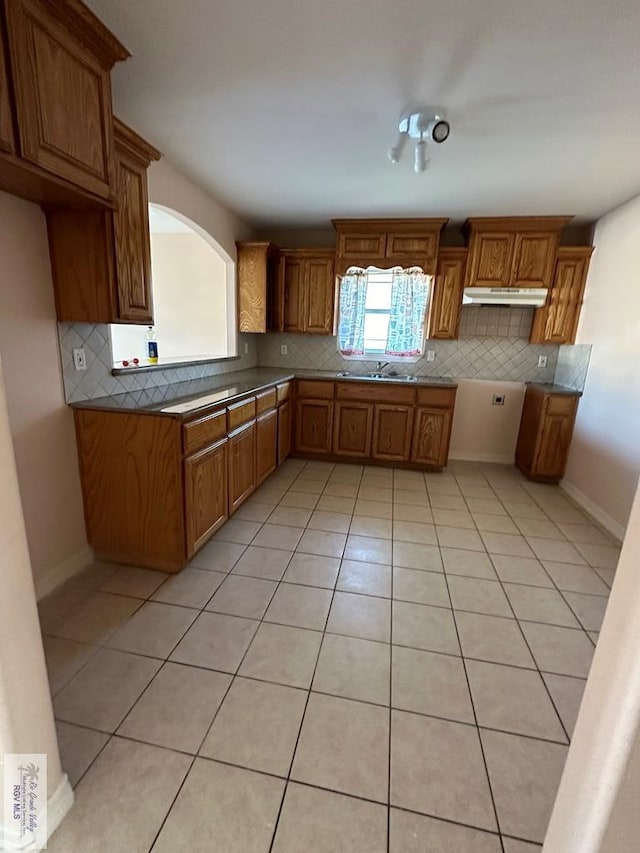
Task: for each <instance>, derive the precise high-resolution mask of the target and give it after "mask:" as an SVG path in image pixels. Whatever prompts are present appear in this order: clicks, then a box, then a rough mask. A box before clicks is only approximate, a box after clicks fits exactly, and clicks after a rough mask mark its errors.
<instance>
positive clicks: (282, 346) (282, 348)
mask: <svg viewBox="0 0 640 853" xmlns="http://www.w3.org/2000/svg"><path fill="white" fill-rule="evenodd" d="M280 355H289V347H288V346H287V345H286V344H280Z"/></svg>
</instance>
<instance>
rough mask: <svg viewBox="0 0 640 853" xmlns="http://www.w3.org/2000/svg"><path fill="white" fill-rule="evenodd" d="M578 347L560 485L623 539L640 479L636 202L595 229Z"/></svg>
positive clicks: (639, 219) (639, 232)
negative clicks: (578, 379)
mask: <svg viewBox="0 0 640 853" xmlns="http://www.w3.org/2000/svg"><path fill="white" fill-rule="evenodd" d="M594 244H595V247H596V249H595V252H594V254H593V258H592V261H591V266H590V269H589V277H588V279H587V287H586V294H585V302H584V307H583V309H582V314H581V319H580V326H579V329H578V338H577V343H582V344H592V346H593V349H592V352H591V362H590V365H589V373H588V376H587V384H586V386H585V390H584V396H583V398H582V400H581V401H580V406H579V409H578V418H577V421H576V428H575V432H574V437H573V442H572V445H571V453H570V455H569V464H568V466H567V473H566V477H565V481H564V483H563V485H566V487H567V490H568V491H569V493H570V494H572V495H573V496H574V497H577V498H578V499H579V500H581V501H582V502H583V503H584V504H585V505H586V506H587V508H588V509H590V510H591V512H593V513H594V514H595V515H596V516H597V517H598V518H599V520H600V521H601V522H603V523H604V524H605V525H606V526H607V527H608V528H609V529H610V530H611V531H612V532H613V533H614V534H616V535H617V536H619V537H622V535H623V532H624V528H625V526H626V523H627V519H628V517H629V512H630V510H631V504H632V501H633V496H634V494H635V490H636V486H637V483H638V475H639V473H640V439H639V437H640V197H639V198H636V199H634V200H633V201H630V202H628V203H627V204H625V205H623V206H622V207H619V208H617V209H616V210H613V211H611V212H610V213H608V214H607V215H606V216H604V217H603V218H602V219H601V220H600V221H599V222H598V224H597V226H596V230H595V238H594Z"/></svg>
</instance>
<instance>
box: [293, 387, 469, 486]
mask: <svg viewBox="0 0 640 853" xmlns="http://www.w3.org/2000/svg"><path fill="white" fill-rule="evenodd" d="M297 390H298V398H297V403H296V440H295V448H294V449H295V452H296V454H298V455H300V456H326V457H330V458H332V459H337V460H340V459H345V460H346V459H362V460H364V459H368V460H371V461H374V462H375V461H377V462H380V463H387V464H405V465H414V466H416V467H421V468H428V469H430V470H440V469H441V468H443V467H444V466H445V465H446V464H447V457H448V453H449V441H450V437H451V426H452V423H453V407H454V404H455V397H456V388H455V387H450V386H442V385H434V386H424V385H419V386H417V387H416V386H412V385H410V384H409V383H407V382H398V383H397V384H395V383H394V384H392V383H386V382H385V383H375V382H354V381H350V382H345V381H343V382H336V383H333V387H332V384H331V383H329V382H327V380H323V379H319V380H316V381H314V380H312V379H307V378H305V379H300V380H298V382H297ZM331 435H333V442H331Z"/></svg>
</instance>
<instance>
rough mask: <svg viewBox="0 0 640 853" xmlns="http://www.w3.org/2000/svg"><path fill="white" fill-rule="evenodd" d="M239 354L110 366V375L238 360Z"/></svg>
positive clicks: (176, 368) (149, 371) (151, 371)
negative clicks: (136, 365)
mask: <svg viewBox="0 0 640 853" xmlns="http://www.w3.org/2000/svg"><path fill="white" fill-rule="evenodd" d="M241 357H242V356H239V355H230V356H229V355H221V356H218V357H217V358H194V359H191V360H189V361H170V362H165V363H164V364H142V365H139V366H138V367H112V368H111V375H112V376H123V375H126V374H129V373H153V371H155V370H178V369H179V368H181V367H197V366H198V365H199V364H219V363H220V362H222V361H240V359H241Z"/></svg>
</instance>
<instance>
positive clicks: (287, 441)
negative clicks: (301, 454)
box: [278, 400, 291, 465]
mask: <svg viewBox="0 0 640 853" xmlns="http://www.w3.org/2000/svg"><path fill="white" fill-rule="evenodd" d="M290 452H291V403H290V402H289V400H286V401H285V402H284V403H282V405H281V406H279V407H278V465H282V463H283V462H284V460H285V459H286V458H287V456H288V455H289V453H290Z"/></svg>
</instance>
